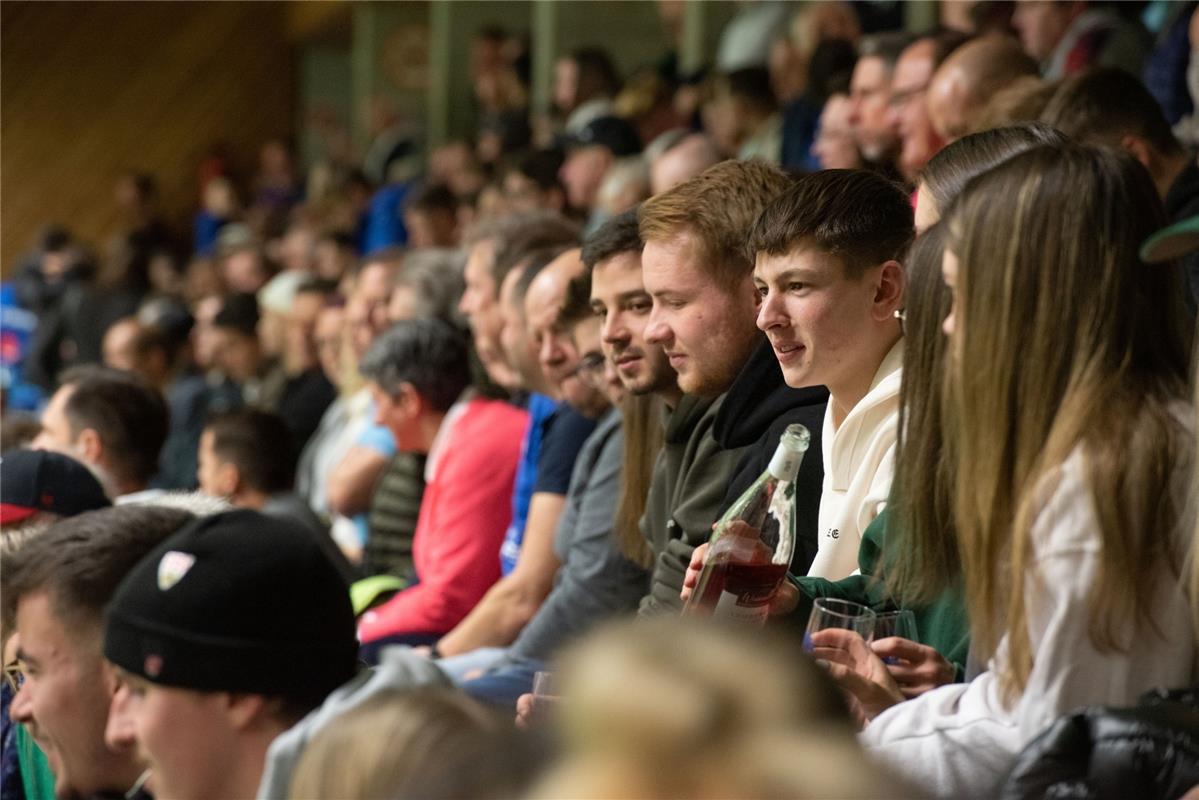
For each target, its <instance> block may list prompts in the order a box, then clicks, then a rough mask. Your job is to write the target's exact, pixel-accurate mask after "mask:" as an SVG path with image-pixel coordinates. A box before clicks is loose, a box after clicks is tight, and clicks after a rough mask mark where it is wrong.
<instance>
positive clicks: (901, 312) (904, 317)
mask: <svg viewBox="0 0 1199 800" xmlns="http://www.w3.org/2000/svg"><path fill="white" fill-rule="evenodd" d="M891 316H893V317H895V319H897V320H899V332H900V333H901V334H906V333H907V331H906V330H904V328H905V327H906V326H907V321H908V310H907V309H906V308H897V309H895V311H894V312H893V313H892V314H891Z"/></svg>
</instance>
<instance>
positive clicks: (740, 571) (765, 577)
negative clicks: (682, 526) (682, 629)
mask: <svg viewBox="0 0 1199 800" xmlns="http://www.w3.org/2000/svg"><path fill="white" fill-rule="evenodd" d="M809 441H810V436H809V434H808V430H807V428H805V427H804V426H802V425H789V426H788V427H787V429H786V431H784V432H783V435H782V437H780V439H779V444H778V448H777V449H776V450H775V452H774V456H773V457H772V458H771V459H770V465H769V466H768V467H767V468H766V471H765V472H763V473H762V475H761V476H760V477H759V478H758V479H757V480H756V481H754V483H753V485H752V486H750V487H749V488H748V489H746V490H745V492H744V493H743V494H742V495H741V497H739V498H738V499H737V501H736V502H735V503H733V505H732V506H730V507H729V509H728V511H726V512H725V514H724V516H722V517H721V518H720V520H719V521H718V522H717V523H716V524H715V525H714V526H713V530H712V538H711V539H710V540H709V541H708V546H707V547H705V548H702V550H703V552H702V553H700V554H699V555H698V556H697V555H696V554H695V553H693V554H692V559H691V563H690V565H689V569H690V568H692V567H698V568H699V575H698V577H696V578H692V579H690V580H688V576H686V575H684V590H685V591H686V592H687V601H686V605H685V606H684V613H690V614H696V615H701V616H709V617H721V618H725V619H732V620H737V621H739V622H745V623H749V624H756V625H761V624H763V623H764V622H765V621H766V618H767V617H768V616H769V614H770V608H771V606H772V604H773V601H774V597H775V595H777V594H778V590H779V587H780V586H781V585H782V584H783V583H785V581H784V577H785V576H786V574H787V568H788V567H789V566H790V565H791V555H792V553H794V552H795V476H796V473H797V472H798V471H799V465H800V462H801V461H802V460H803V455H804V452H806V451H807V449H808V442H809Z"/></svg>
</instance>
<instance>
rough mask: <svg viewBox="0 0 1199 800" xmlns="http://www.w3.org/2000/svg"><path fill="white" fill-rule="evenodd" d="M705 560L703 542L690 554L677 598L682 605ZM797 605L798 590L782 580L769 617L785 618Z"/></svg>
mask: <svg viewBox="0 0 1199 800" xmlns="http://www.w3.org/2000/svg"><path fill="white" fill-rule="evenodd" d="M713 527H715V526H713ZM707 560H708V542H704V543H703V544H701V545H700V546H699V547H697V548H695V552H693V553H692V554H691V563H690V564H688V565H687V574H686V576H684V578H683V589H682V591H681V592H679V597H680V598H682V600H683V602H684V603H686V602H687V601H688V600H689V599H690V598H691V593H692V592H693V591H694V590H695V585H696V584H697V583H699V576H700V573H701V572H703V571H704V564H705V563H706V562H707ZM798 605H799V589H797V588H796V587H795V585H794V584H792V583H791V582H790V581H787V580H784V581H783V582H782V583H781V584H779V588H778V591H777V592H775V593H774V597H772V598H770V616H772V617H782V616H786V615H787V614H790V613H791V612H792V611H794V610H795V608H796V606H798Z"/></svg>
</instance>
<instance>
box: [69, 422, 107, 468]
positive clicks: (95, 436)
mask: <svg viewBox="0 0 1199 800" xmlns="http://www.w3.org/2000/svg"><path fill="white" fill-rule="evenodd" d="M75 449H76V451H77V452H78V453H79V455H80V456H81V457H82V458H83V460H84V462H85V463H87V464H97V463H99V461H100V458H101V456H103V455H104V442H103V441H102V440H101V439H100V434H99V433H98V432H97V431H96V429H95V428H84V429H83V430H82V431H81V432H80V433H79V436H77V437H76V438H75Z"/></svg>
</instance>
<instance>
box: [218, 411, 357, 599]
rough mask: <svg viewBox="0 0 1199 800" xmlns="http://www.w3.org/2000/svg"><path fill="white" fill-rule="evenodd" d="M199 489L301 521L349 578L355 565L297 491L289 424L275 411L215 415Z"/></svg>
mask: <svg viewBox="0 0 1199 800" xmlns="http://www.w3.org/2000/svg"><path fill="white" fill-rule="evenodd" d="M198 461H199V469H198V470H197V474H198V476H199V482H200V491H202V492H204V493H205V494H208V495H212V496H213V497H220V498H223V499H226V500H228V501H229V502H230V503H232V504H233V505H234V506H236V507H237V508H251V509H254V510H255V511H261V512H262V513H264V514H267V515H269V516H273V517H285V518H287V519H290V520H293V521H295V522H297V523H299V524H300V525H301V526H303V528H304V529H305V530H306V531H308V533H309V534H311V536H312V537H313V539H314V540H315V541H316V542H317V544H318V545H320V547H321V550H323V551H324V553H325V555H327V556H328V557H329V560H330V561H332V562H333V565H334V566H335V567H337V571H338V574H340V575H341V576H342V578H343V579H344V580H345V581H346V582H347V583H350V582H352V581H353V580H354V569H353V567H351V566H350V562H349V561H348V560H347V559H346V557H345V555H344V554H343V553H342V552H341V550H340V549H339V548H338V547H337V544H336V543H335V542H334V541H333V539H332V537H330V536H329V529H328V526H326V525H325V524H324V523H322V522H321V521H320V518H319V517H317V516H316V514H315V513H313V511H312V509H311V508H309V506H308V503H307V502H305V500H304V499H303V498H302V497H300V496H299V495H297V494H296V493H295V492H294V491H293V490H294V488H295V474H296V470H295V466H296V457H295V453H294V451H293V450H292V444H291V438H290V436H289V435H288V430H287V425H286V423H284V422H283V419H282V418H281V417H279V415H277V414H271V413H269V412H267V411H260V410H258V409H256V408H239V409H236V410H234V411H226V412H224V413H222V414H217V415H215V416H214V417H212V418H211V419H210V420H209V421H208V424H207V425H206V426H205V427H204V433H203V434H201V436H200V454H199V459H198Z"/></svg>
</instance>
